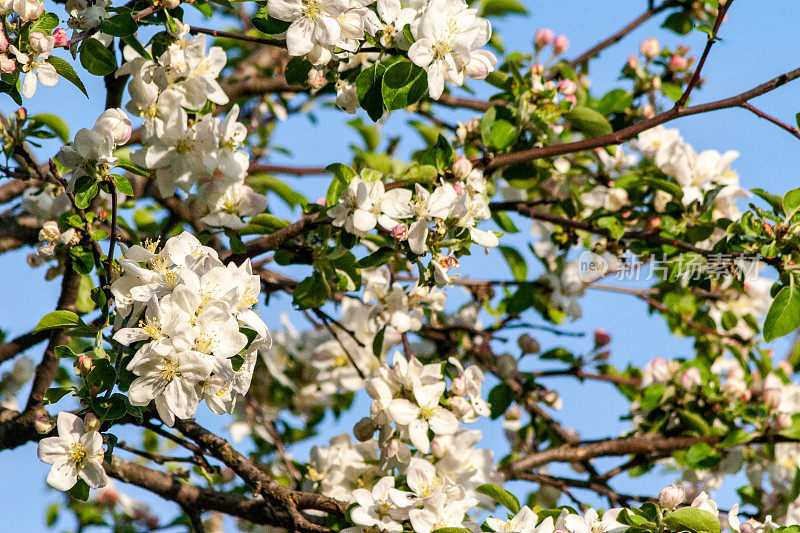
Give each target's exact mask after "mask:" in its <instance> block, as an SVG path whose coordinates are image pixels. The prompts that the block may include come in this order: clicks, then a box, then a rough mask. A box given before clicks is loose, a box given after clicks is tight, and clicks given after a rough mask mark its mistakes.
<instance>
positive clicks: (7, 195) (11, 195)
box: [0, 179, 39, 205]
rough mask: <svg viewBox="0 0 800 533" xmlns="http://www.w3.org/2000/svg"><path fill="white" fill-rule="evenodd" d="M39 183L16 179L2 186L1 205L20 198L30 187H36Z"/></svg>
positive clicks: (0, 193) (0, 192)
mask: <svg viewBox="0 0 800 533" xmlns="http://www.w3.org/2000/svg"><path fill="white" fill-rule="evenodd" d="M38 183H39V182H38V181H36V180H19V179H15V180H12V181H10V182H8V183H4V184H3V185H0V205H2V204H5V203H8V202H10V201H11V200H14V199H15V198H18V197H19V196H21V195H22V193H24V192H25V190H26V189H28V188H29V187H35V186H36V185H37V184H38Z"/></svg>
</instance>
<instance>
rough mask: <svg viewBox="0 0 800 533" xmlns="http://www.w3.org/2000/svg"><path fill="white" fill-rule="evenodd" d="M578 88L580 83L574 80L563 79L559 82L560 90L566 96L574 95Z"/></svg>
mask: <svg viewBox="0 0 800 533" xmlns="http://www.w3.org/2000/svg"><path fill="white" fill-rule="evenodd" d="M577 90H578V84H577V83H575V82H574V81H572V80H561V81H560V82H558V92H560V93H561V94H563V95H565V96H570V95H573V94H575V91H577Z"/></svg>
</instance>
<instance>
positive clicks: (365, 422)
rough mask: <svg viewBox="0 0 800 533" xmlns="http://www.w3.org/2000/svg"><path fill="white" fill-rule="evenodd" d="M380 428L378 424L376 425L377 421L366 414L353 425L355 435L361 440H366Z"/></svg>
mask: <svg viewBox="0 0 800 533" xmlns="http://www.w3.org/2000/svg"><path fill="white" fill-rule="evenodd" d="M376 429H378V426H376V425H375V422H374V421H373V420H372V419H371V418H370V417H368V416H365V417H364V418H362V419H361V420H359V421H358V422H356V425H355V426H354V427H353V435H355V437H356V438H357V439H358V440H359V441H361V442H366V441H368V440H369V439H371V438H372V436H373V435H375V430H376Z"/></svg>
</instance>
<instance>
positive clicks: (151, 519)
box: [145, 514, 159, 529]
mask: <svg viewBox="0 0 800 533" xmlns="http://www.w3.org/2000/svg"><path fill="white" fill-rule="evenodd" d="M145 523H146V524H147V527H148V528H150V529H158V524H159V518H158V517H157V516H156V515H154V514H151V515H148V517H147V520H145Z"/></svg>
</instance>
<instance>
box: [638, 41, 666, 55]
mask: <svg viewBox="0 0 800 533" xmlns="http://www.w3.org/2000/svg"><path fill="white" fill-rule="evenodd" d="M639 51H640V52H641V53H642V55H643V56H644V57H646V58H647V59H653V58H655V57H657V56H658V54H660V53H661V43H659V42H658V39H656V38H655V37H650V38H649V39H645V40H644V41H642V44H641V45H639Z"/></svg>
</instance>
